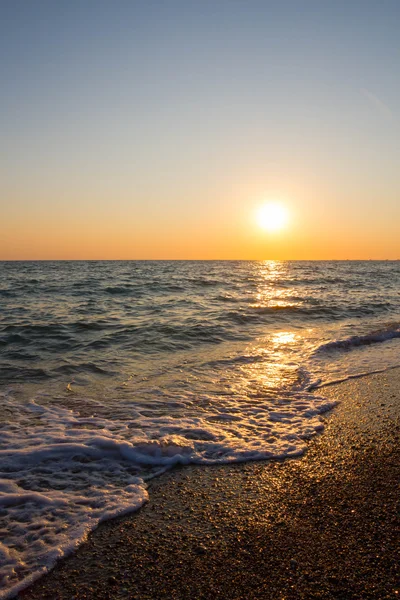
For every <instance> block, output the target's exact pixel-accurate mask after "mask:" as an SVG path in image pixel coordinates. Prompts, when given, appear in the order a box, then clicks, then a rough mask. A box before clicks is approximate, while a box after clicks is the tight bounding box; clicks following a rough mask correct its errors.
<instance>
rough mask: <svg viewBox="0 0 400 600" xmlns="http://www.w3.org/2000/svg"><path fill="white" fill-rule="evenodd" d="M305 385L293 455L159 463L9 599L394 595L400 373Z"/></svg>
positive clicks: (346, 598)
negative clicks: (300, 441)
mask: <svg viewBox="0 0 400 600" xmlns="http://www.w3.org/2000/svg"><path fill="white" fill-rule="evenodd" d="M318 393H322V394H323V395H324V396H327V397H329V398H330V399H331V400H334V401H338V405H337V407H336V408H335V409H334V410H332V411H331V412H330V413H328V414H326V415H325V416H324V417H323V420H324V423H325V429H324V431H323V433H322V434H321V435H317V436H316V437H314V438H313V439H311V440H310V442H309V445H308V449H307V451H306V453H305V455H304V456H303V457H301V458H298V459H288V460H285V461H263V462H249V463H242V464H235V465H231V466H227V465H224V466H216V467H202V466H199V467H197V466H189V467H182V468H178V469H175V470H172V471H170V472H168V473H166V474H165V475H163V476H161V477H160V478H158V479H154V480H152V481H151V482H150V483H149V486H148V491H149V496H150V500H149V502H148V503H147V504H146V505H145V506H144V507H143V508H142V509H141V510H140V511H138V512H137V513H133V514H131V515H128V516H127V517H124V518H119V519H114V520H112V521H108V522H106V523H104V524H102V525H100V526H99V528H98V529H97V530H96V531H95V532H94V533H93V534H92V535H91V536H90V537H89V540H88V541H87V542H86V543H85V544H83V545H82V546H81V547H80V548H79V549H78V550H77V552H76V553H75V554H73V555H72V556H70V557H69V558H67V559H65V560H63V561H61V562H59V563H58V564H57V566H56V567H55V568H54V570H53V571H52V572H51V573H50V574H49V575H47V576H45V577H43V578H42V579H40V580H39V581H37V582H36V583H35V584H34V585H33V586H32V587H31V588H29V589H27V590H25V591H24V592H21V593H20V594H19V596H18V597H19V598H21V599H24V600H35V599H37V600H39V599H40V600H44V599H49V600H50V599H54V600H55V599H60V600H61V599H69V600H70V599H72V598H75V599H79V600H80V599H92V598H93V599H94V598H97V599H100V598H101V599H114V598H132V599H134V598H136V599H153V598H177V599H180V598H182V599H183V598H185V599H192V598H214V597H217V598H238V599H239V598H255V599H256V598H257V599H258V598H260V599H261V598H265V599H271V600H273V599H274V600H275V599H278V598H279V599H283V598H285V599H293V600H295V599H300V598H301V599H303V598H304V599H306V598H307V599H310V598H315V599H316V598H320V599H331V598H341V599H343V600H351V599H354V600H356V599H357V600H358V599H361V598H362V599H376V600H378V599H379V600H383V599H389V598H397V597H398V595H399V593H400V588H399V560H398V559H399V555H398V539H399V521H398V508H399V499H398V483H399V474H400V473H399V471H400V470H399V433H400V427H399V407H400V369H392V370H389V371H386V372H385V373H380V374H374V375H369V376H366V377H363V378H360V379H353V380H349V381H346V382H344V383H340V384H337V385H331V386H326V387H324V388H322V389H321V390H319V391H318Z"/></svg>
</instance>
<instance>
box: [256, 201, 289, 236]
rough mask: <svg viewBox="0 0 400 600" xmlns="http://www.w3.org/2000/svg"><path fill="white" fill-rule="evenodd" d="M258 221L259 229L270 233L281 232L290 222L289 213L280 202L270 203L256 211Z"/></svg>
mask: <svg viewBox="0 0 400 600" xmlns="http://www.w3.org/2000/svg"><path fill="white" fill-rule="evenodd" d="M256 221H257V224H258V226H259V227H261V228H262V229H265V230H266V231H269V232H270V233H273V232H275V231H280V230H281V229H283V228H284V227H285V226H286V224H287V222H288V211H287V209H286V207H285V206H283V204H280V203H279V202H268V204H263V206H260V207H259V209H258V210H257V211H256Z"/></svg>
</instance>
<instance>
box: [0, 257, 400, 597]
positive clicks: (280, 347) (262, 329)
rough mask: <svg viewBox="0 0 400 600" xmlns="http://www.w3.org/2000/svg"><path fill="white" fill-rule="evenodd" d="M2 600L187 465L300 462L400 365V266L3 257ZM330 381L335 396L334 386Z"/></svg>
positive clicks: (0, 333) (0, 281)
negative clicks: (357, 389)
mask: <svg viewBox="0 0 400 600" xmlns="http://www.w3.org/2000/svg"><path fill="white" fill-rule="evenodd" d="M0 307H1V308H0V580H1V583H0V598H2V599H4V598H7V597H11V596H13V595H15V594H16V593H17V591H18V590H19V589H21V588H23V587H24V586H26V585H27V584H28V583H30V582H31V581H33V580H34V579H35V578H37V577H38V576H40V574H42V573H44V572H45V571H46V570H47V569H49V568H51V567H52V566H53V565H54V563H55V561H56V560H57V559H58V558H59V557H61V556H64V555H65V554H67V553H69V552H71V551H72V550H73V549H74V548H75V547H76V546H77V545H79V543H81V542H82V541H83V540H84V539H85V538H86V536H87V534H88V533H89V532H90V531H91V530H93V529H94V528H95V527H96V526H97V524H98V523H99V522H100V521H102V520H104V519H108V518H110V517H112V516H115V515H118V514H122V513H124V512H128V511H132V510H135V509H137V508H138V507H140V506H141V505H142V504H143V503H144V502H145V501H146V499H147V497H148V496H147V491H146V481H148V479H149V478H151V477H155V476H157V475H159V474H160V473H162V472H164V471H165V470H166V469H168V468H171V467H173V466H174V465H178V464H188V463H197V464H215V463H229V462H234V461H248V460H259V459H267V458H273V457H281V458H284V457H289V456H297V455H300V454H301V453H302V452H304V449H305V446H306V441H307V439H309V438H310V437H311V436H313V435H314V434H315V433H316V432H317V431H321V430H322V428H323V423H322V421H321V418H320V416H321V414H323V413H324V412H325V411H327V410H329V409H330V408H332V404H331V403H330V402H328V401H327V400H326V399H324V394H323V384H324V383H327V382H330V381H337V380H341V379H346V378H348V377H353V376H357V375H359V374H362V373H368V372H373V371H377V370H383V369H387V368H390V367H393V366H396V365H398V364H400V262H399V261H393V262H389V261H385V262H375V261H374V262H372V261H368V262H358V261H357V262H351V261H346V262H276V261H267V262H245V261H238V262H228V261H215V262H194V261H193V262H191V261H190V262H179V261H160V262H158V261H154V262H153V261H151V262H146V261H123V262H103V261H90V262H3V263H0ZM321 386H322V387H321Z"/></svg>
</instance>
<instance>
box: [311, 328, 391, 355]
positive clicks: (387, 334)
mask: <svg viewBox="0 0 400 600" xmlns="http://www.w3.org/2000/svg"><path fill="white" fill-rule="evenodd" d="M394 338H400V324H399V323H393V324H391V325H389V326H388V327H385V328H383V329H379V330H377V331H371V332H370V333H367V334H365V335H352V336H350V337H348V338H344V339H341V340H332V341H331V342H327V343H325V344H321V345H320V346H319V347H318V348H317V349H316V350H315V351H314V354H320V353H324V352H334V351H341V350H343V351H349V350H352V349H353V348H358V347H359V346H370V345H371V344H380V343H382V342H387V341H389V340H392V339H394Z"/></svg>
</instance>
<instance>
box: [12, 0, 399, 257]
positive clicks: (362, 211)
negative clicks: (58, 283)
mask: <svg viewBox="0 0 400 600" xmlns="http://www.w3.org/2000/svg"><path fill="white" fill-rule="evenodd" d="M0 57H1V59H0V61H1V63H0V83H1V95H0V131H1V139H0V152H1V154H0V158H1V165H0V203H1V215H2V218H1V223H0V238H1V240H2V241H0V258H51V257H53V258H73V257H80V258H85V257H88V258H95V257H98V258H107V257H110V258H118V257H121V258H179V257H182V258H203V257H205V258H212V257H215V258H224V257H226V258H241V257H243V258H264V257H265V258H270V257H271V258H290V257H291V258H307V257H309V258H323V257H324V258H346V257H348V258H352V257H355V258H362V257H365V258H369V257H371V258H400V241H399V238H400V226H399V224H400V178H399V172H400V125H399V123H400V121H399V107H400V2H399V1H398V0H381V1H378V0H376V1H369V0H355V1H354V0H353V1H352V0H348V1H340V0H332V1H325V0H319V1H316V0H315V1H314V0H296V1H294V0H293V1H285V0H281V1H279V2H278V1H276V2H271V1H268V0H263V1H254V0H247V1H238V0H230V1H227V0H214V1H213V2H208V1H200V0H199V1H192V0H186V1H173V0H171V1H169V0H164V1H163V2H161V1H160V2H151V1H146V2H135V1H129V2H128V1H119V0H115V1H111V0H110V1H108V2H104V1H96V2H95V1H84V0H81V1H69V2H66V1H65V2H64V1H62V0H58V1H52V2H50V1H48V2H43V1H40V0H37V1H19V0H13V1H8V0H4V1H3V2H2V3H1V13H0ZM270 198H273V199H274V200H276V199H277V200H279V201H282V202H283V203H285V204H286V205H287V207H288V209H289V212H290V214H291V225H290V228H289V229H288V230H287V233H286V235H284V234H283V233H282V234H281V235H280V236H279V237H275V238H274V239H270V238H268V236H266V234H265V233H264V234H261V232H259V231H258V230H257V227H256V226H255V225H254V224H253V223H252V221H251V214H252V211H253V210H254V207H255V206H256V205H257V204H259V203H260V202H263V201H264V200H266V201H267V200H268V199H270ZM263 236H264V237H263Z"/></svg>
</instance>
